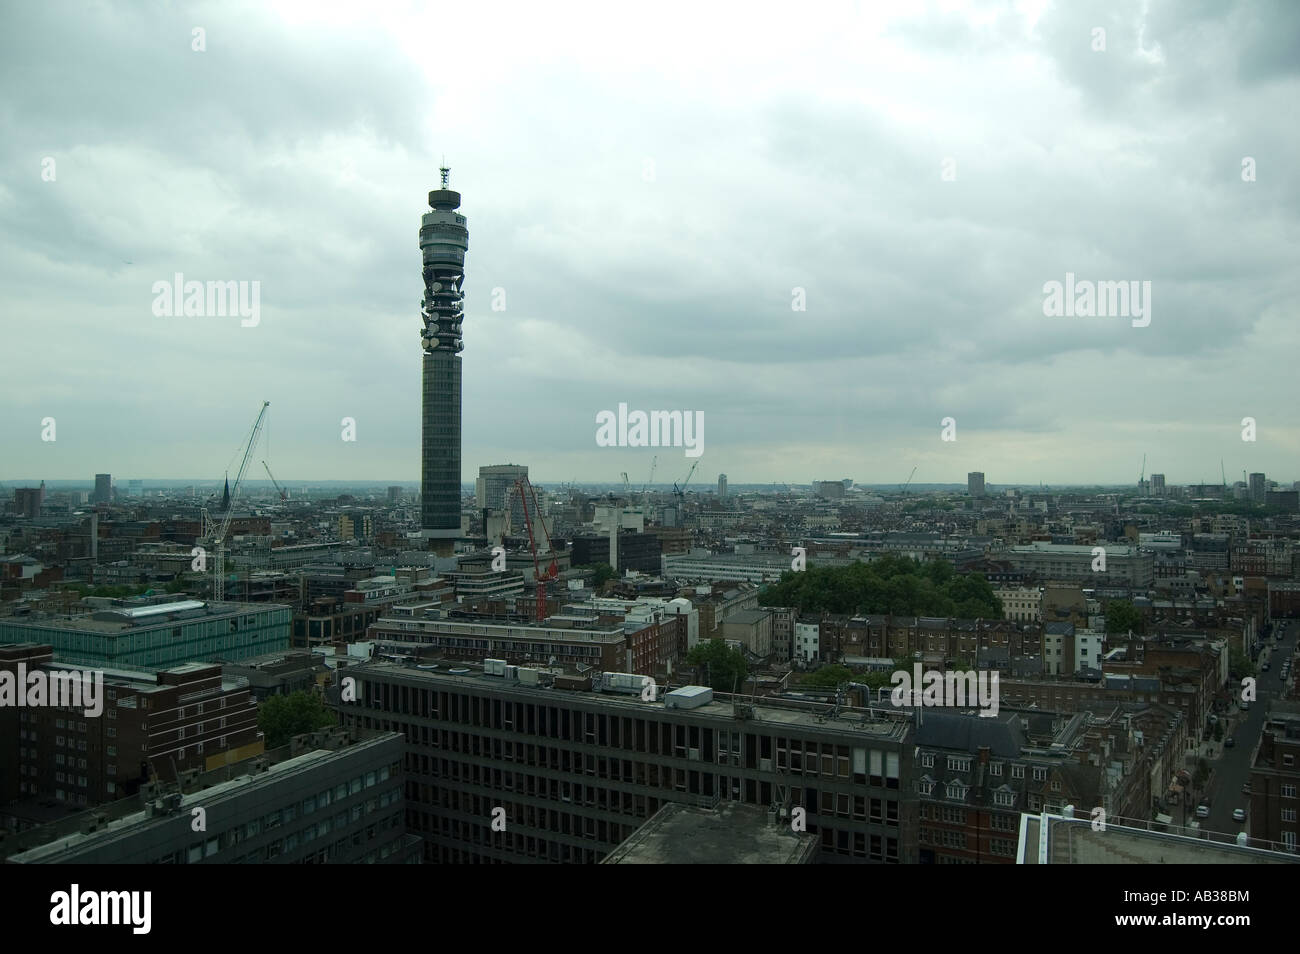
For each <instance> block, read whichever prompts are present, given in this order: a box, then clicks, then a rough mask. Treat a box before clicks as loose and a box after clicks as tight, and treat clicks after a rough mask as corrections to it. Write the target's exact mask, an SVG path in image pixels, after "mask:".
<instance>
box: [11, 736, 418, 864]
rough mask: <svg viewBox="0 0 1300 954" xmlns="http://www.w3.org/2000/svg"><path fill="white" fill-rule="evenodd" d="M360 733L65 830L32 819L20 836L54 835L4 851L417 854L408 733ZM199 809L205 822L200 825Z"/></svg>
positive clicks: (375, 858)
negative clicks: (410, 816) (410, 814)
mask: <svg viewBox="0 0 1300 954" xmlns="http://www.w3.org/2000/svg"><path fill="white" fill-rule="evenodd" d="M364 735H365V737H363V738H360V739H351V738H348V737H347V735H346V733H342V732H339V731H337V730H335V731H334V732H325V733H319V734H316V735H313V736H308V737H304V739H305V741H303V742H300V743H299V744H298V746H296V748H297V749H298V751H296V752H290V753H286V754H287V755H288V757H286V758H283V759H282V760H280V761H276V760H275V759H274V758H272V757H268V756H262V757H259V758H258V759H253V760H249V761H248V762H243V763H239V764H238V765H234V766H231V767H230V768H229V769H222V770H219V771H218V772H209V773H207V774H206V775H205V776H203V777H202V780H201V781H199V782H198V783H197V785H196V786H193V787H195V788H196V789H197V790H193V791H188V792H187V793H185V794H180V793H179V792H176V791H172V792H170V793H169V792H168V791H167V790H165V789H161V790H159V791H158V793H157V795H156V797H146V794H145V793H142V798H141V800H139V801H138V802H137V800H135V799H132V800H130V801H129V802H127V803H126V804H124V805H123V804H119V805H109V806H103V807H102V808H101V809H100V810H98V811H95V812H88V813H86V814H85V815H84V816H81V817H80V818H79V819H77V820H75V821H74V822H73V823H72V824H71V825H70V826H69V827H70V829H71V830H70V831H68V832H66V833H65V832H63V831H58V832H50V831H48V830H42V829H33V830H32V831H30V832H25V833H24V834H23V835H22V836H20V837H21V838H23V839H24V840H25V841H36V840H41V839H42V838H48V837H50V835H51V834H53V835H55V836H56V837H54V838H53V840H50V841H48V842H47V843H45V844H40V845H36V846H34V847H24V848H23V850H20V851H18V852H16V853H14V854H11V855H10V856H9V857H8V859H7V861H8V863H10V864H199V863H203V864H267V863H273V864H292V863H300V864H324V863H327V862H328V863H331V864H369V863H383V864H395V863H410V864H418V863H419V859H420V852H419V840H418V839H416V838H413V837H412V836H410V835H408V834H407V831H406V825H405V813H406V812H405V800H404V797H403V787H404V777H403V771H402V755H403V749H404V746H403V742H402V738H401V736H399V735H396V734H394V733H391V732H385V733H365V734H364ZM322 746H323V747H322ZM227 773H228V774H229V776H230V777H229V778H228V779H224V778H220V776H221V775H223V774H227ZM190 787H192V786H187V788H190ZM153 794H154V793H147V796H152V795H153ZM123 808H125V809H127V810H128V811H127V812H126V813H123V811H122V809H123ZM196 809H202V815H200V814H199V813H198V812H196ZM200 817H201V818H202V820H203V826H204V830H202V831H195V830H194V828H195V825H196V822H197V819H199V818H200ZM10 847H15V846H10Z"/></svg>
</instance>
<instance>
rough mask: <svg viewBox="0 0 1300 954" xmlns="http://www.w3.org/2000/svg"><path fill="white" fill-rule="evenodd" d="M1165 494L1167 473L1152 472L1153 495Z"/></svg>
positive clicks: (1161, 495) (1160, 495)
mask: <svg viewBox="0 0 1300 954" xmlns="http://www.w3.org/2000/svg"><path fill="white" fill-rule="evenodd" d="M1164 495H1165V475H1164V474H1152V475H1151V496H1153V497H1163V496H1164Z"/></svg>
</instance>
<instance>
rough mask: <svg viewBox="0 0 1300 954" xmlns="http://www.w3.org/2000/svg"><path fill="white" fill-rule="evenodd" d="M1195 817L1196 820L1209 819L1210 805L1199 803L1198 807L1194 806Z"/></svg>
mask: <svg viewBox="0 0 1300 954" xmlns="http://www.w3.org/2000/svg"><path fill="white" fill-rule="evenodd" d="M1196 817H1197V818H1209V817H1210V803H1209V802H1201V804H1199V805H1197V806H1196Z"/></svg>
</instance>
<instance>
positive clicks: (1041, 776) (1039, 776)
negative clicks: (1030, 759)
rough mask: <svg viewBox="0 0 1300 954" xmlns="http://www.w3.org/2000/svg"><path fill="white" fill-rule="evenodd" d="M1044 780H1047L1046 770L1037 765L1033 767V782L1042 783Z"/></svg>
mask: <svg viewBox="0 0 1300 954" xmlns="http://www.w3.org/2000/svg"><path fill="white" fill-rule="evenodd" d="M1046 779H1047V769H1045V768H1042V767H1041V766H1037V765H1036V766H1034V781H1035V782H1042V781H1045V780H1046Z"/></svg>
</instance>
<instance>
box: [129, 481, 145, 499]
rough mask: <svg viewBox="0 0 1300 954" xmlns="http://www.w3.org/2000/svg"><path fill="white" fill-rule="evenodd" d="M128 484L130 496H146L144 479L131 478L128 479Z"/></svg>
mask: <svg viewBox="0 0 1300 954" xmlns="http://www.w3.org/2000/svg"><path fill="white" fill-rule="evenodd" d="M126 486H127V496H130V497H143V496H144V481H143V480H129V481H127V485H126Z"/></svg>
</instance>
